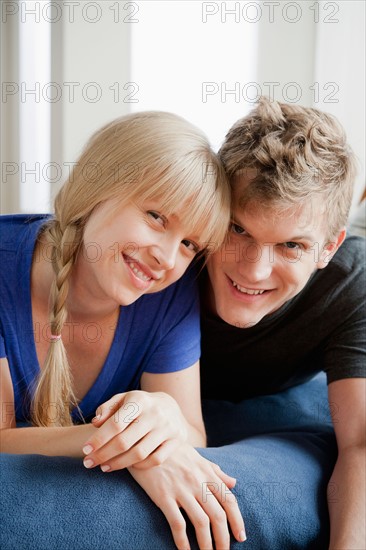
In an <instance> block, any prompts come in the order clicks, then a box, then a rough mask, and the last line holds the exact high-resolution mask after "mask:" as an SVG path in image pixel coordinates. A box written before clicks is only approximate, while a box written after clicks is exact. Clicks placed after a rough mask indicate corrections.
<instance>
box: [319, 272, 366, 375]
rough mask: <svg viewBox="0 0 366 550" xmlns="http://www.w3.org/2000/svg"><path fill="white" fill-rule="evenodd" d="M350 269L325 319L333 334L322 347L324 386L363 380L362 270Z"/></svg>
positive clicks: (365, 319)
mask: <svg viewBox="0 0 366 550" xmlns="http://www.w3.org/2000/svg"><path fill="white" fill-rule="evenodd" d="M356 267H357V266H354V268H353V269H352V271H351V273H350V275H349V277H348V280H347V284H345V285H340V286H339V288H338V292H337V293H336V294H335V296H334V297H333V299H332V302H333V304H332V305H331V307H330V310H331V311H330V312H328V315H330V317H331V322H332V323H333V324H334V327H335V328H334V330H333V331H332V333H331V334H330V336H329V338H328V342H327V344H326V346H325V355H324V358H325V368H324V370H325V372H326V374H327V381H328V384H330V383H331V382H335V381H336V380H341V379H343V378H365V377H366V293H365V282H366V281H365V269H364V266H363V265H362V266H360V267H359V269H357V268H356Z"/></svg>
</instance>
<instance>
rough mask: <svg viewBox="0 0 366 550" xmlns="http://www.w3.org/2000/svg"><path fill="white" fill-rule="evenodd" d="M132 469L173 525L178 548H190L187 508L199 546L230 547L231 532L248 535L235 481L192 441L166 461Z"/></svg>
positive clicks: (224, 549)
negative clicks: (185, 516)
mask: <svg viewBox="0 0 366 550" xmlns="http://www.w3.org/2000/svg"><path fill="white" fill-rule="evenodd" d="M129 472H130V473H131V475H132V476H133V477H134V479H135V480H136V481H137V482H138V483H139V485H140V486H141V487H142V488H143V489H144V490H145V492H146V493H147V494H148V495H149V497H150V498H151V500H152V501H153V502H154V503H155V504H156V505H157V506H158V507H159V508H160V510H161V511H162V512H163V514H164V515H165V517H166V519H167V520H168V523H169V525H170V528H171V531H172V534H173V538H174V542H175V544H176V546H177V548H179V550H183V549H184V550H186V549H187V548H189V547H190V546H189V541H188V537H187V533H186V522H185V519H184V517H183V514H182V511H181V509H182V510H184V511H185V512H186V514H187V516H188V517H189V519H190V521H191V522H192V524H193V526H194V528H195V531H196V536H197V541H198V545H199V548H200V549H201V550H209V549H212V548H213V540H212V539H214V542H215V548H216V549H217V550H229V548H230V533H229V526H230V528H231V531H232V532H233V534H234V537H235V538H236V540H237V541H239V542H243V541H244V540H245V538H246V535H245V528H244V522H243V518H242V516H241V513H240V510H239V507H238V504H237V501H236V498H235V496H234V495H233V493H231V491H230V489H232V488H233V487H234V485H235V482H236V480H235V479H234V478H232V477H230V476H228V475H227V474H225V473H224V472H223V471H222V470H220V468H219V466H217V465H216V464H214V463H213V462H210V461H209V460H207V459H205V458H203V457H202V456H201V455H200V454H199V453H198V452H197V451H196V450H195V449H194V448H193V447H191V446H190V445H189V444H186V443H184V444H182V445H180V447H179V448H178V449H176V451H175V453H174V454H173V455H171V456H170V457H169V458H168V459H167V460H166V461H165V462H164V463H163V464H161V465H160V466H156V467H153V468H150V469H148V470H145V469H144V470H141V469H138V468H135V467H134V466H133V467H131V468H129Z"/></svg>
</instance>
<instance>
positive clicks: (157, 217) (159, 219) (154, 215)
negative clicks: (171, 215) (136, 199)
mask: <svg viewBox="0 0 366 550" xmlns="http://www.w3.org/2000/svg"><path fill="white" fill-rule="evenodd" d="M148 214H149V216H151V217H152V218H154V220H156V221H157V222H159V223H160V225H162V226H164V225H165V218H164V216H161V215H160V214H159V213H158V212H154V210H149V211H148Z"/></svg>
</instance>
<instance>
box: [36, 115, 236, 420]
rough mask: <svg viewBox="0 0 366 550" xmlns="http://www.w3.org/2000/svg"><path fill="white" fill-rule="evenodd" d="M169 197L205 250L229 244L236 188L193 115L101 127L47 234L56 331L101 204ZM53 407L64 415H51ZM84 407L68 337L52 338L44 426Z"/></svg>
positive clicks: (39, 403)
mask: <svg viewBox="0 0 366 550" xmlns="http://www.w3.org/2000/svg"><path fill="white" fill-rule="evenodd" d="M108 199H115V200H118V201H120V203H124V202H128V201H134V200H141V201H144V200H149V199H155V200H156V199H157V200H161V201H162V209H163V211H164V213H167V214H168V215H169V213H172V212H179V216H180V219H181V221H182V223H183V224H184V226H185V227H186V228H187V232H190V231H192V232H194V233H195V234H197V235H200V237H201V239H200V241H201V243H205V247H206V251H207V252H208V253H211V252H213V251H215V250H216V249H217V248H218V247H219V246H220V245H221V244H222V242H223V240H224V238H225V235H226V231H227V228H228V225H229V220H230V187H229V184H228V180H227V176H226V174H225V171H224V169H223V167H222V164H221V162H220V160H219V158H218V156H217V154H216V153H215V152H214V151H213V150H212V149H211V146H210V144H209V142H208V140H207V138H206V136H205V135H204V134H203V133H202V132H201V131H200V130H199V129H198V128H197V127H195V126H194V125H192V124H191V123H189V122H188V121H187V120H185V119H183V118H181V117H179V116H177V115H175V114H173V113H167V112H162V111H145V112H140V113H136V114H130V115H127V116H124V117H121V118H119V119H117V120H115V121H113V122H111V123H109V124H107V125H105V126H104V127H103V128H101V129H100V130H99V131H97V132H96V133H95V134H94V135H93V136H92V137H91V139H90V140H89V142H88V143H87V145H86V147H85V149H84V151H83V152H82V154H81V156H80V158H79V160H78V162H77V163H76V165H75V167H74V169H73V171H72V173H71V174H70V177H69V178H68V180H67V181H66V182H65V184H64V185H63V187H62V188H61V190H60V191H59V193H58V195H57V196H56V199H55V212H54V217H53V219H52V220H51V221H50V222H49V223H48V224H47V225H46V226H45V228H44V232H43V236H44V238H45V239H46V240H47V241H48V243H51V248H52V251H53V252H52V263H53V268H54V271H55V279H54V283H53V286H52V290H51V296H50V329H51V334H52V335H55V336H58V335H60V334H61V331H62V327H63V325H64V323H65V321H66V318H67V309H66V300H67V296H68V290H69V281H70V275H71V272H72V269H73V266H74V263H75V260H76V257H77V254H78V251H79V249H80V247H81V244H82V239H83V232H84V228H85V224H86V222H87V220H88V218H89V217H90V215H91V213H92V211H93V210H94V209H95V208H96V207H97V206H98V205H99V204H101V203H102V202H104V201H106V200H108ZM50 404H52V406H53V408H54V409H55V411H57V415H55V417H56V420H55V419H53V420H51V419H50V418H49V415H48V414H47V411H48V409H49V406H50ZM75 405H77V403H76V399H75V396H74V394H73V391H72V379H71V373H70V368H69V364H68V361H67V356H66V352H65V348H64V345H63V343H62V340H61V339H59V340H54V341H52V342H51V343H50V346H49V350H48V354H47V358H46V360H45V365H44V367H43V369H42V372H41V375H40V377H39V380H38V383H37V386H36V388H35V392H34V397H33V402H32V420H33V423H34V424H35V425H37V426H50V425H52V426H55V425H58V426H68V425H72V418H71V415H70V411H71V409H72V408H73V407H74V406H75Z"/></svg>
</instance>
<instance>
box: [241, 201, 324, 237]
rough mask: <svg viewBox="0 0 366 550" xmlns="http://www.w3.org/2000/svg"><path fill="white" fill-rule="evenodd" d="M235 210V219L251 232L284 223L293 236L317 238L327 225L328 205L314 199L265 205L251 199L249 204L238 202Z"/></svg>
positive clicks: (274, 227) (277, 226) (284, 228)
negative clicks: (296, 203)
mask: <svg viewBox="0 0 366 550" xmlns="http://www.w3.org/2000/svg"><path fill="white" fill-rule="evenodd" d="M234 199H235V197H234ZM232 213H233V218H234V221H235V222H236V223H238V224H240V225H243V226H244V228H245V229H246V230H247V231H249V232H250V233H254V232H255V231H256V229H258V230H259V231H261V230H262V229H263V228H268V229H269V230H272V229H279V227H280V226H282V229H283V230H284V231H285V232H286V233H288V234H289V237H290V236H292V238H293V237H295V236H296V237H301V236H304V237H307V238H313V239H317V238H318V237H319V232H323V230H324V226H325V208H323V206H322V205H321V204H318V203H317V202H316V201H314V200H308V201H305V202H304V203H303V204H301V205H287V204H283V205H264V204H263V203H260V202H259V201H255V200H251V201H249V202H248V203H246V204H245V206H240V204H236V203H235V202H234V203H233V207H232ZM247 225H248V227H247ZM249 225H250V228H249ZM250 229H251V231H250ZM253 236H255V235H254V234H253Z"/></svg>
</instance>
